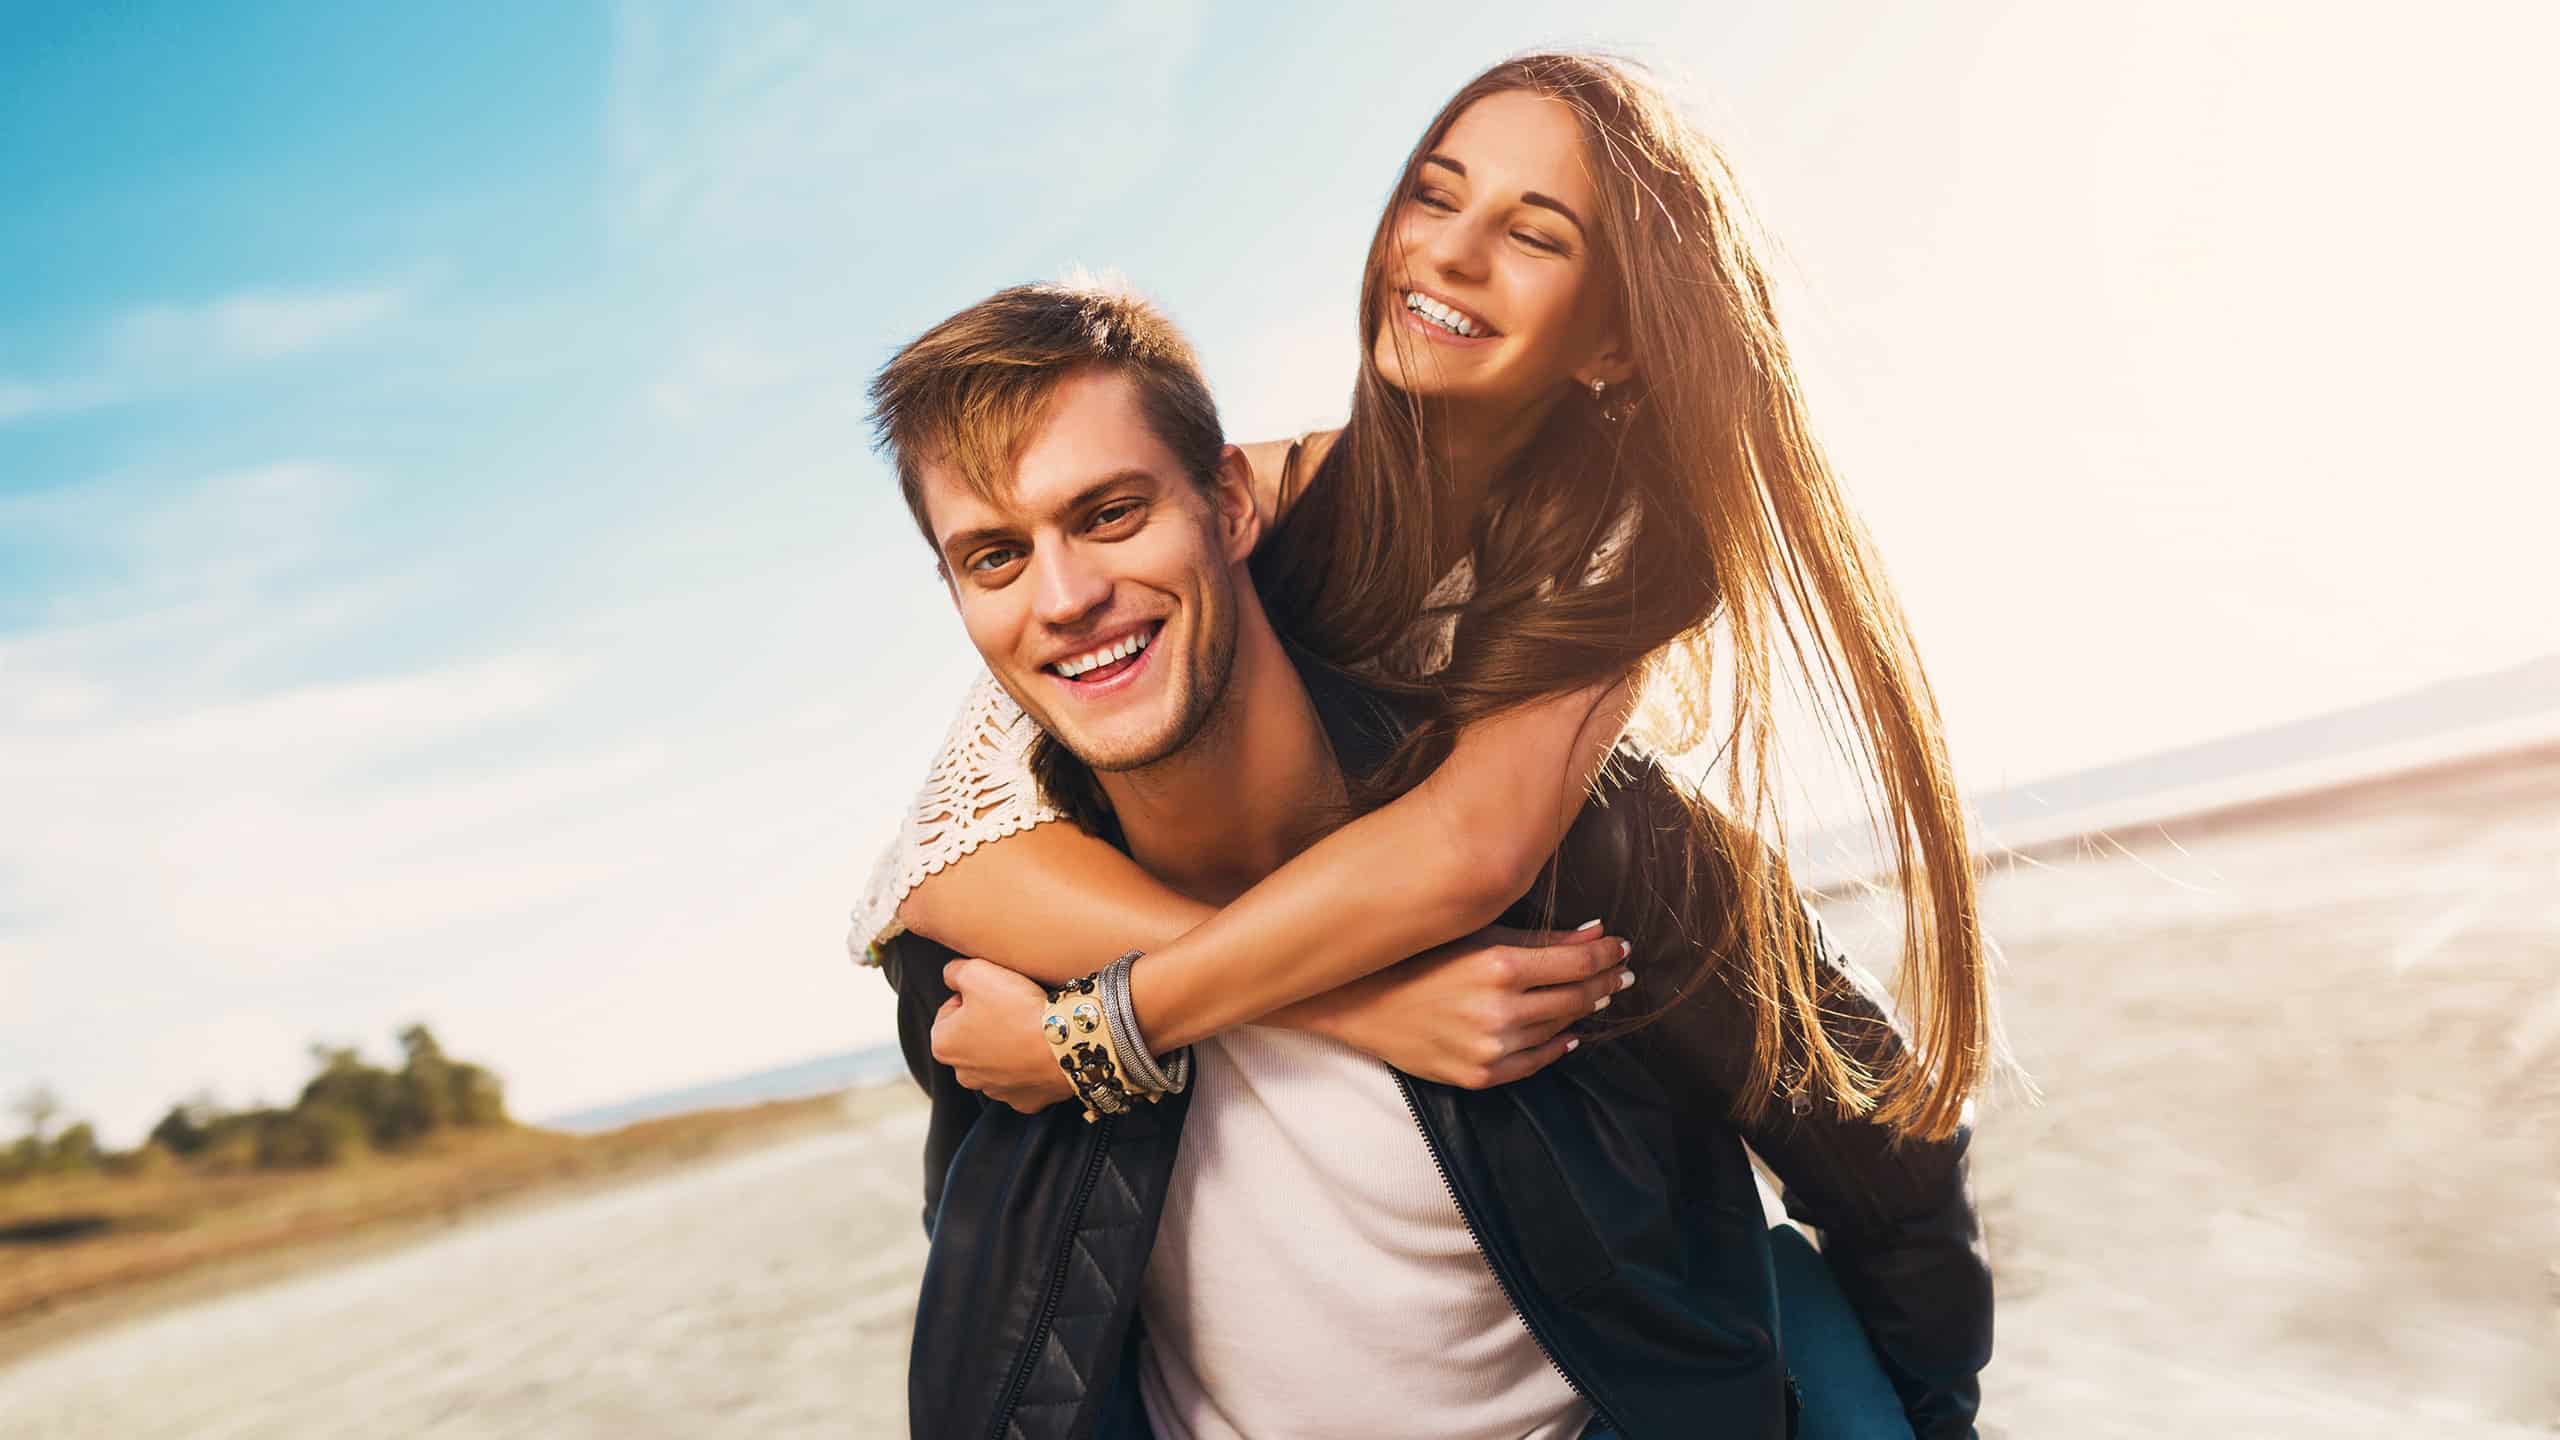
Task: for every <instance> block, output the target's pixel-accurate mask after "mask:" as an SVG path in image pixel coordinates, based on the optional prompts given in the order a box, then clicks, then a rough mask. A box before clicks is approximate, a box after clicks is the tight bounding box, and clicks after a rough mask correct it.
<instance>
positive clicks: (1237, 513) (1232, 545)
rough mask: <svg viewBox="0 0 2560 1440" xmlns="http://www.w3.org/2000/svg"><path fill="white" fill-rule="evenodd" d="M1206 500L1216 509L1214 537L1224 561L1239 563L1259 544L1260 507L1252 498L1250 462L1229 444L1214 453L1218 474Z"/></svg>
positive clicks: (1260, 537) (1241, 452) (1260, 531)
mask: <svg viewBox="0 0 2560 1440" xmlns="http://www.w3.org/2000/svg"><path fill="white" fill-rule="evenodd" d="M1209 499H1210V502H1211V504H1213V505H1214V506H1215V507H1216V508H1217V512H1218V539H1219V541H1220V544H1221V545H1222V546H1223V548H1224V549H1225V550H1226V553H1227V563H1229V564H1231V565H1240V564H1242V563H1244V562H1245V561H1246V560H1247V559H1249V558H1251V557H1252V555H1253V551H1254V547H1256V546H1258V545H1260V544H1261V543H1262V507H1261V505H1259V504H1258V503H1256V502H1255V500H1254V498H1253V465H1252V463H1251V462H1249V461H1247V460H1246V459H1245V458H1244V451H1242V450H1240V449H1238V448H1236V447H1235V446H1233V445H1229V446H1227V447H1225V448H1224V449H1222V450H1220V451H1219V452H1218V475H1217V478H1216V480H1215V481H1213V482H1212V483H1211V485H1210V494H1209Z"/></svg>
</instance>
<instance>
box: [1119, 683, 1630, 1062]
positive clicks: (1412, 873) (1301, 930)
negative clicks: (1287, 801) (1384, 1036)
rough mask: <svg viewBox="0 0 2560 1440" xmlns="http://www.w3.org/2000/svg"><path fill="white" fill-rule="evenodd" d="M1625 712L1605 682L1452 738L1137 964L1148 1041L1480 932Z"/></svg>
mask: <svg viewBox="0 0 2560 1440" xmlns="http://www.w3.org/2000/svg"><path fill="white" fill-rule="evenodd" d="M1630 706H1631V699H1630V691H1629V688H1628V686H1627V684H1626V682H1624V681H1619V682H1617V683H1616V684H1613V685H1607V686H1594V687H1591V688H1588V689H1584V690H1576V691H1572V692H1569V693H1565V694H1559V695H1550V696H1548V697H1546V698H1545V699H1542V700H1538V701H1534V702H1532V703H1530V704H1528V705H1524V706H1521V707H1520V708H1519V709H1517V710H1513V711H1510V712H1507V713H1505V714H1500V715H1495V716H1491V717H1489V718H1487V719H1484V720H1480V721H1478V722H1476V723H1475V724H1473V725H1470V726H1468V727H1467V728H1466V729H1464V730H1462V731H1460V732H1459V733H1458V738H1457V743H1456V745H1455V746H1454V747H1453V748H1452V750H1451V751H1450V754H1449V758H1448V759H1447V760H1445V761H1442V762H1441V765H1440V768H1439V769H1437V770H1435V771H1433V772H1432V773H1431V775H1430V777H1429V778H1427V779H1425V780H1424V781H1423V782H1422V783H1421V784H1419V785H1417V786H1415V787H1414V788H1413V789H1412V790H1410V791H1407V792H1406V793H1405V794H1404V795H1402V796H1399V797H1398V798H1397V799H1396V800H1395V801H1394V802H1393V803H1391V804H1388V805H1385V806H1382V807H1380V808H1379V809H1377V810H1374V811H1371V812H1370V813H1369V814H1367V815H1363V816H1361V817H1360V818H1359V819H1357V820H1354V821H1352V822H1351V823H1350V824H1348V825H1345V826H1343V827H1342V828H1341V829H1339V830H1336V831H1335V832H1333V833H1332V834H1331V835H1328V836H1326V837H1325V838H1324V839H1322V840H1319V841H1317V842H1316V843H1315V844H1314V845H1312V846H1309V847H1308V848H1307V849H1306V850H1305V851H1303V852H1301V853H1300V854H1299V855H1298V856H1297V857H1296V858H1295V859H1292V860H1291V861H1290V862H1289V863H1288V864H1286V865H1283V866H1282V867H1280V868H1279V869H1278V870H1276V871H1274V872H1272V874H1270V875H1269V876H1267V877H1265V878H1264V879H1263V881H1262V883H1261V884H1258V885H1256V886H1254V887H1253V888H1252V889H1251V890H1248V891H1246V892H1245V893H1244V894H1243V895H1242V896H1240V897H1238V898H1237V899H1236V901H1235V903H1233V904H1231V905H1229V906H1227V907H1226V908H1225V909H1223V910H1221V911H1219V912H1218V913H1217V914H1216V915H1213V916H1211V917H1210V918H1209V919H1208V920H1206V921H1204V922H1203V923H1202V924H1201V925H1200V926H1199V927H1198V928H1196V929H1193V930H1191V931H1190V932H1188V933H1186V934H1185V935H1183V936H1182V938H1180V939H1179V940H1176V941H1175V942H1174V943H1173V944H1171V945H1168V946H1165V947H1164V948H1162V949H1159V950H1155V951H1151V952H1149V953H1148V955H1147V957H1146V958H1145V959H1143V960H1141V961H1139V962H1138V964H1137V966H1136V967H1135V968H1133V969H1132V970H1131V972H1130V977H1129V990H1130V998H1131V1000H1132V1001H1133V1002H1135V1004H1136V1007H1137V1012H1138V1018H1139V1021H1140V1023H1141V1024H1142V1025H1143V1026H1144V1028H1145V1030H1146V1035H1147V1039H1148V1041H1149V1043H1151V1044H1153V1045H1155V1046H1157V1047H1158V1048H1159V1049H1164V1050H1174V1049H1179V1048H1180V1047H1182V1046H1184V1045H1188V1044H1190V1043H1191V1042H1192V1041H1194V1040H1198V1039H1201V1038H1203V1037H1205V1036H1210V1035H1215V1034H1217V1033H1219V1032H1220V1031H1222V1030H1226V1029H1229V1028H1231V1027H1233V1026H1237V1025H1245V1024H1250V1023H1252V1022H1253V1021H1255V1020H1258V1019H1261V1018H1262V1017H1263V1016H1264V1015H1267V1014H1269V1013H1270V1012H1272V1011H1274V1010H1277V1009H1279V1008H1280V1007H1281V1006H1284V1005H1288V1004H1291V1003H1293V1002H1296V1001H1299V1000H1304V999H1306V998H1307V997H1309V996H1311V995H1319V994H1322V993H1323V992H1325V991H1327V990H1331V989H1333V988H1334V987H1335V986H1337V985H1341V984H1343V983H1344V982H1346V981H1350V980H1356V979H1358V978H1359V977H1361V976H1363V975H1367V974H1370V973H1372V972H1373V971H1377V970H1382V969H1385V968H1386V967H1387V966H1389V965H1392V964H1394V963H1396V962H1397V961H1399V960H1402V959H1403V958H1405V957H1406V956H1408V955H1415V954H1418V953H1420V952H1422V951H1424V950H1428V949H1430V948H1432V947H1433V946H1436V945H1441V944H1445V943H1447V942H1449V941H1452V940H1456V939H1458V938H1459V937H1461V936H1464V935H1468V934H1471V933H1473V932H1474V931H1477V930H1480V929H1482V928H1484V927H1485V926H1487V925H1490V924H1492V923H1493V922H1494V920H1496V919H1497V918H1499V917H1500V916H1501V914H1502V912H1503V911H1505V910H1507V909H1509V908H1510V907H1511V903H1512V902H1513V901H1515V900H1517V899H1519V898H1520V897H1521V896H1522V895H1523V894H1525V893H1526V892H1527V891H1528V889H1529V887H1530V886H1531V885H1532V884H1534V883H1536V881H1537V878H1538V872H1539V870H1540V869H1541V868H1542V867H1544V866H1545V864H1546V861H1547V857H1548V856H1549V855H1551V854H1553V853H1554V852H1555V848H1556V845H1557V843H1558V842H1559V841H1561V840H1562V839H1563V838H1564V832H1565V831H1566V830H1567V829H1568V828H1570V827H1571V826H1572V824H1573V819H1574V817H1575V816H1576V815H1578V814H1580V813H1581V811H1582V802H1583V797H1584V796H1585V794H1587V793H1588V791H1589V790H1590V787H1591V781H1592V777H1594V776H1595V775H1597V774H1598V773H1599V770H1600V765H1601V763H1602V762H1603V761H1604V760H1606V759H1607V758H1608V754H1609V751H1610V749H1611V747H1613V746H1614V745H1616V744H1617V741H1618V736H1619V734H1620V732H1622V731H1623V730H1625V728H1626V724H1627V716H1628V711H1629V709H1630ZM1599 918H1601V919H1602V920H1603V921H1605V920H1606V919H1607V917H1606V916H1602V917H1599Z"/></svg>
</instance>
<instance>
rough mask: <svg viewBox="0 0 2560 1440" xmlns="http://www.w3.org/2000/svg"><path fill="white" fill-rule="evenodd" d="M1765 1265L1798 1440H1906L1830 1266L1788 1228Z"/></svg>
mask: <svg viewBox="0 0 2560 1440" xmlns="http://www.w3.org/2000/svg"><path fill="white" fill-rule="evenodd" d="M1769 1263H1770V1264H1771V1266H1772V1267H1774V1268H1775V1270H1776V1274H1777V1282H1778V1329H1779V1334H1780V1342H1781V1345H1780V1348H1781V1349H1782V1350H1783V1351H1784V1352H1785V1357H1786V1362H1787V1373H1788V1374H1790V1375H1793V1376H1794V1377H1795V1379H1796V1390H1797V1392H1798V1393H1799V1394H1800V1395H1801V1396H1802V1397H1803V1400H1804V1413H1803V1415H1802V1416H1801V1417H1799V1423H1798V1426H1797V1429H1796V1436H1797V1440H1911V1422H1910V1421H1908V1420H1906V1419H1904V1418H1903V1415H1902V1402H1901V1401H1900V1400H1899V1399H1897V1398H1895V1396H1894V1393H1893V1382H1892V1381H1890V1380H1887V1379H1886V1378H1885V1374H1884V1366H1883V1365H1881V1364H1879V1363H1878V1362H1877V1360H1876V1352H1875V1347H1873V1346H1872V1345H1869V1344H1868V1343H1867V1332H1866V1331H1865V1330H1864V1329H1863V1328H1861V1327H1860V1326H1859V1324H1858V1312H1857V1311H1855V1310H1853V1309H1851V1308H1850V1307H1849V1297H1848V1296H1846V1295H1843V1294H1841V1293H1840V1282H1839V1281H1838V1280H1835V1279H1833V1278H1832V1275H1831V1266H1830V1265H1829V1264H1828V1263H1827V1262H1826V1261H1824V1260H1823V1258H1822V1256H1821V1254H1820V1253H1819V1252H1817V1251H1816V1250H1815V1249H1814V1248H1813V1246H1812V1245H1811V1244H1810V1243H1809V1242H1807V1241H1806V1239H1805V1238H1804V1235H1803V1233H1802V1232H1801V1231H1798V1230H1797V1229H1796V1228H1795V1227H1794V1226H1792V1225H1780V1226H1778V1227H1776V1228H1775V1229H1772V1230H1771V1231H1770V1232H1769ZM1583 1440H1617V1432H1616V1431H1614V1430H1603V1429H1601V1428H1600V1427H1599V1426H1597V1425H1594V1426H1593V1427H1592V1428H1591V1429H1589V1430H1586V1431H1584V1432H1583Z"/></svg>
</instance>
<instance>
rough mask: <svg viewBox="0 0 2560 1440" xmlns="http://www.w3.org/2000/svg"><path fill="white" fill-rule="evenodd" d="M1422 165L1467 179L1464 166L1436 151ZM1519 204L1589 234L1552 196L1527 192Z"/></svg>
mask: <svg viewBox="0 0 2560 1440" xmlns="http://www.w3.org/2000/svg"><path fill="white" fill-rule="evenodd" d="M1422 163H1423V164H1425V165H1437V166H1439V167H1440V168H1441V169H1443V170H1446V171H1448V172H1449V173H1450V174H1452V175H1455V176H1457V177H1458V178H1459V179H1461V180H1464V179H1465V178H1467V167H1466V166H1464V165H1461V164H1459V163H1458V162H1457V161H1455V160H1452V159H1450V158H1449V157H1448V156H1446V155H1442V154H1440V153H1439V152H1437V151H1434V152H1433V153H1431V154H1429V155H1425V156H1423V157H1422ZM1520 203H1521V204H1523V205H1535V206H1537V207H1538V208H1539V209H1541V210H1553V211H1554V212H1556V213H1557V214H1559V215H1561V216H1563V217H1564V218H1566V219H1567V220H1570V221H1572V222H1573V228H1574V229H1576V230H1579V231H1581V232H1582V233H1583V234H1584V235H1586V236H1587V235H1589V234H1590V233H1591V227H1590V226H1588V225H1586V224H1584V223H1582V217H1581V216H1580V215H1577V214H1575V213H1574V211H1573V207H1572V206H1570V205H1567V204H1566V203H1564V202H1563V201H1561V200H1559V199H1557V198H1556V197H1554V196H1553V195H1546V194H1541V193H1540V192H1538V191H1536V190H1529V191H1525V192H1523V193H1522V194H1521V196H1520Z"/></svg>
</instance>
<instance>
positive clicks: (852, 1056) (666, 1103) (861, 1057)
mask: <svg viewBox="0 0 2560 1440" xmlns="http://www.w3.org/2000/svg"><path fill="white" fill-rule="evenodd" d="M906 1073H907V1062H906V1058H905V1057H904V1056H903V1055H901V1054H900V1053H899V1052H898V1047H897V1046H895V1045H874V1046H872V1047H871V1048H869V1049H867V1050H848V1051H845V1052H843V1053H841V1054H836V1055H821V1056H818V1057H817V1058H816V1059H814V1060H802V1061H798V1062H796V1063H794V1064H790V1065H777V1066H775V1067H773V1068H772V1069H770V1070H757V1071H754V1072H752V1073H749V1074H745V1075H733V1076H730V1077H729V1078H727V1079H725V1080H711V1081H705V1082H704V1083H702V1084H699V1085H687V1086H684V1087H683V1088H681V1089H676V1090H661V1091H659V1092H657V1093H655V1094H651V1095H641V1096H636V1097H634V1098H632V1099H629V1100H618V1101H616V1102H614V1103H613V1104H610V1105H599V1106H596V1107H595V1108H593V1109H589V1110H580V1111H576V1112H575V1113H572V1114H568V1115H555V1116H552V1117H550V1118H548V1119H544V1120H537V1121H535V1122H534V1123H535V1124H538V1125H541V1126H543V1127H544V1128H546V1129H551V1130H566V1131H569V1132H570V1133H572V1134H577V1135H592V1134H595V1133H596V1132H598V1131H603V1130H616V1129H620V1128H621V1127H622V1126H625V1125H631V1124H636V1123H638V1122H640V1121H642V1120H656V1119H659V1118H661V1117H663V1116H668V1115H683V1114H688V1113H690V1112H692V1111H696V1110H727V1109H734V1108H736V1107H739V1106H743V1105H761V1104H764V1103H766V1102H768V1101H773V1100H798V1099H802V1098H805V1097H807V1096H810V1095H824V1094H827V1093H829V1092H831V1091H836V1090H846V1089H851V1088H852V1087H854V1086H856V1085H870V1084H876V1083H877V1082H879V1081H882V1080H889V1079H894V1078H896V1077H898V1076H902V1075H904V1074H906Z"/></svg>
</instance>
